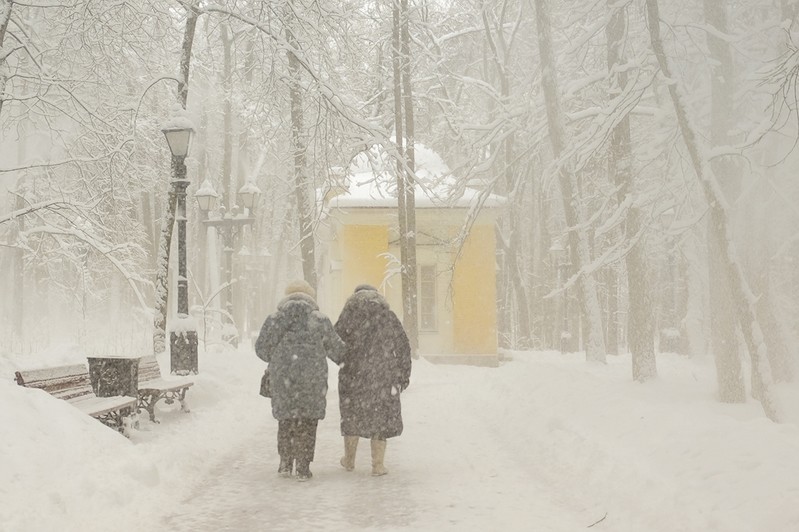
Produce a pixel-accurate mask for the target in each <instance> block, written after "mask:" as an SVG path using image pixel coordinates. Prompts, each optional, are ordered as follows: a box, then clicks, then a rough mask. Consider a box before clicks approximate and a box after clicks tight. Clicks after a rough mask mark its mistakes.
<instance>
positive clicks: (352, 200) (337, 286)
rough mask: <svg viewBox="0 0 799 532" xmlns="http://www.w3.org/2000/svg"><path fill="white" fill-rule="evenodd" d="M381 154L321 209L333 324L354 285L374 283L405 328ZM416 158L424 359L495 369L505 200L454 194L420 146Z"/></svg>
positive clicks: (389, 182)
mask: <svg viewBox="0 0 799 532" xmlns="http://www.w3.org/2000/svg"><path fill="white" fill-rule="evenodd" d="M377 155H378V156H377V157H376V156H375V152H373V153H372V154H371V156H370V157H366V156H365V155H363V154H362V155H361V156H359V157H357V158H356V159H355V161H354V163H353V164H352V166H351V167H350V168H349V171H348V172H347V174H346V176H345V179H344V183H343V186H341V187H339V189H338V190H336V191H335V192H334V193H332V194H331V193H328V194H327V197H326V198H325V200H324V216H323V219H322V222H321V224H322V227H321V228H320V231H318V234H319V237H320V242H319V244H320V245H319V251H320V255H321V257H320V259H321V264H320V269H319V274H320V279H319V298H320V304H321V305H322V308H323V309H324V310H325V311H326V312H328V313H329V315H330V316H333V317H335V316H338V314H339V313H340V311H341V308H342V307H343V305H344V302H345V301H346V299H347V297H349V296H350V295H351V294H352V292H353V290H354V289H355V287H356V286H357V285H359V284H362V283H368V284H371V285H373V286H375V287H377V288H378V290H379V291H380V292H381V293H382V294H384V295H385V297H386V299H387V300H388V302H389V304H390V305H391V308H392V309H393V310H394V311H395V312H396V314H397V316H399V317H400V319H402V303H401V280H400V275H399V262H400V250H399V230H398V217H397V200H396V178H395V177H394V175H393V173H391V172H383V171H382V170H381V168H377V169H376V168H375V166H376V165H379V164H380V161H381V160H383V159H384V158H383V157H380V156H379V153H377ZM416 159H417V167H416V173H417V176H418V177H419V181H420V183H419V184H417V186H416V230H417V231H416V241H417V248H416V259H417V277H418V279H417V281H418V286H417V288H418V297H419V300H418V304H419V307H418V316H419V352H420V354H422V355H423V356H425V357H427V358H430V359H432V360H434V361H445V362H448V361H451V362H466V363H475V364H487V365H493V364H496V362H497V335H496V315H497V308H496V282H495V276H496V260H495V250H496V246H495V241H494V222H495V219H496V216H497V215H498V213H499V208H500V207H501V206H502V204H503V200H502V198H500V197H498V196H495V195H493V194H481V193H480V192H479V191H478V190H477V189H475V188H470V187H464V186H458V185H459V184H458V180H457V179H455V178H453V177H452V176H450V175H449V170H448V168H447V167H446V165H444V163H443V161H441V159H440V157H439V156H438V155H436V154H435V153H434V152H432V151H431V150H429V149H428V148H426V147H424V146H422V145H417V146H416ZM376 161H377V163H376ZM386 167H388V165H386ZM478 203H480V204H481V205H482V206H481V208H480V209H479V210H477V209H475V207H476V206H477V205H478ZM472 218H473V222H471V229H470V230H469V231H468V235H467V236H466V237H465V239H463V238H462V232H464V229H463V228H464V226H467V225H468V220H470V219H472Z"/></svg>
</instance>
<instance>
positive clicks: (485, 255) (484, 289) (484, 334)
mask: <svg viewBox="0 0 799 532" xmlns="http://www.w3.org/2000/svg"><path fill="white" fill-rule="evenodd" d="M495 244H496V242H495V241H494V227H493V226H490V225H488V226H486V225H482V226H473V227H472V231H471V233H470V234H469V238H468V239H467V240H466V243H465V244H464V246H463V250H462V252H461V256H460V258H459V259H458V262H457V264H456V265H455V270H454V273H453V276H452V303H453V343H454V349H455V352H456V353H464V354H482V353H491V354H494V353H496V352H497V317H496V316H497V313H496V304H497V303H496V301H497V296H496V261H495V258H494V250H495Z"/></svg>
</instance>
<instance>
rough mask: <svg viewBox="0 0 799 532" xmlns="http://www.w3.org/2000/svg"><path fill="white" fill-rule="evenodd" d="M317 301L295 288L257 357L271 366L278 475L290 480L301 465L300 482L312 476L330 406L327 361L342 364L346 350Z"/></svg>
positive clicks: (298, 284) (307, 289) (265, 329)
mask: <svg viewBox="0 0 799 532" xmlns="http://www.w3.org/2000/svg"><path fill="white" fill-rule="evenodd" d="M314 296H315V293H314V290H313V288H311V286H310V285H309V284H308V283H306V282H305V281H293V282H292V283H290V284H289V285H288V286H287V287H286V297H285V298H284V299H283V300H282V301H281V302H280V303H279V304H278V306H277V311H276V312H274V313H273V314H271V315H269V317H267V318H266V321H265V322H264V324H263V326H262V327H261V333H260V334H259V336H258V340H256V342H255V354H256V355H258V358H260V359H261V360H263V361H265V362H266V363H267V364H269V373H270V387H271V392H272V393H271V396H272V415H273V416H274V418H275V419H277V420H278V429H277V452H278V454H279V455H280V466H279V467H278V473H279V474H280V475H281V476H285V477H290V476H291V474H292V468H293V466H294V465H295V464H294V463H295V462H296V472H297V478H298V479H299V480H308V479H310V478H311V477H312V476H313V474H312V473H311V470H310V467H309V466H310V463H311V462H313V459H314V449H315V448H316V428H317V424H318V423H319V420H320V419H324V417H325V407H326V406H327V399H326V395H327V360H326V358H329V359H330V360H332V361H333V362H335V363H336V364H339V363H340V362H341V359H342V357H343V355H344V349H345V346H344V343H343V342H342V341H341V339H340V338H339V337H338V335H337V334H336V332H335V330H333V324H332V323H331V322H330V319H328V318H327V316H325V315H324V314H322V313H321V312H319V306H318V305H317V304H316V301H315V300H314Z"/></svg>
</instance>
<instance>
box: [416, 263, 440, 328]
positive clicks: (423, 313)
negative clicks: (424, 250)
mask: <svg viewBox="0 0 799 532" xmlns="http://www.w3.org/2000/svg"><path fill="white" fill-rule="evenodd" d="M419 329H420V330H422V331H435V330H436V267H435V265H420V266H419Z"/></svg>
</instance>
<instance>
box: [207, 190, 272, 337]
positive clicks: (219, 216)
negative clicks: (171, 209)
mask: <svg viewBox="0 0 799 532" xmlns="http://www.w3.org/2000/svg"><path fill="white" fill-rule="evenodd" d="M260 195H261V191H260V189H259V188H258V187H257V186H256V185H255V183H254V182H252V181H248V182H247V183H246V184H245V185H244V186H242V187H241V188H240V189H239V191H238V194H237V199H239V200H240V201H241V203H242V206H243V207H244V209H240V208H239V206H238V205H235V204H234V206H233V208H231V209H230V211H229V212H228V209H227V208H226V207H225V206H224V205H220V206H219V208H215V206H216V202H217V199H218V198H219V195H218V194H217V193H216V191H215V190H214V188H213V186H212V185H211V183H210V182H209V181H205V182H204V183H203V185H202V187H200V189H199V190H197V192H196V193H195V194H194V197H195V198H197V203H198V205H199V206H200V210H201V211H202V212H203V213H204V217H203V224H204V225H205V226H206V227H213V228H215V229H216V232H217V234H218V235H219V236H220V237H221V238H222V245H223V246H224V251H225V281H226V287H225V290H224V291H223V292H222V294H223V295H222V300H223V306H224V311H225V313H226V314H227V316H228V319H229V320H230V321H231V323H233V325H234V326H236V334H230V335H226V336H229V337H230V341H231V342H232V343H233V344H234V345H237V344H238V334H239V329H238V324H237V323H236V319H235V318H234V307H233V290H232V284H233V251H234V248H235V245H236V237H237V236H238V234H239V232H240V231H241V230H242V229H243V228H244V227H245V226H248V225H252V223H253V222H254V221H255V217H253V212H254V210H255V206H256V205H257V204H258V198H259V196H260Z"/></svg>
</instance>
